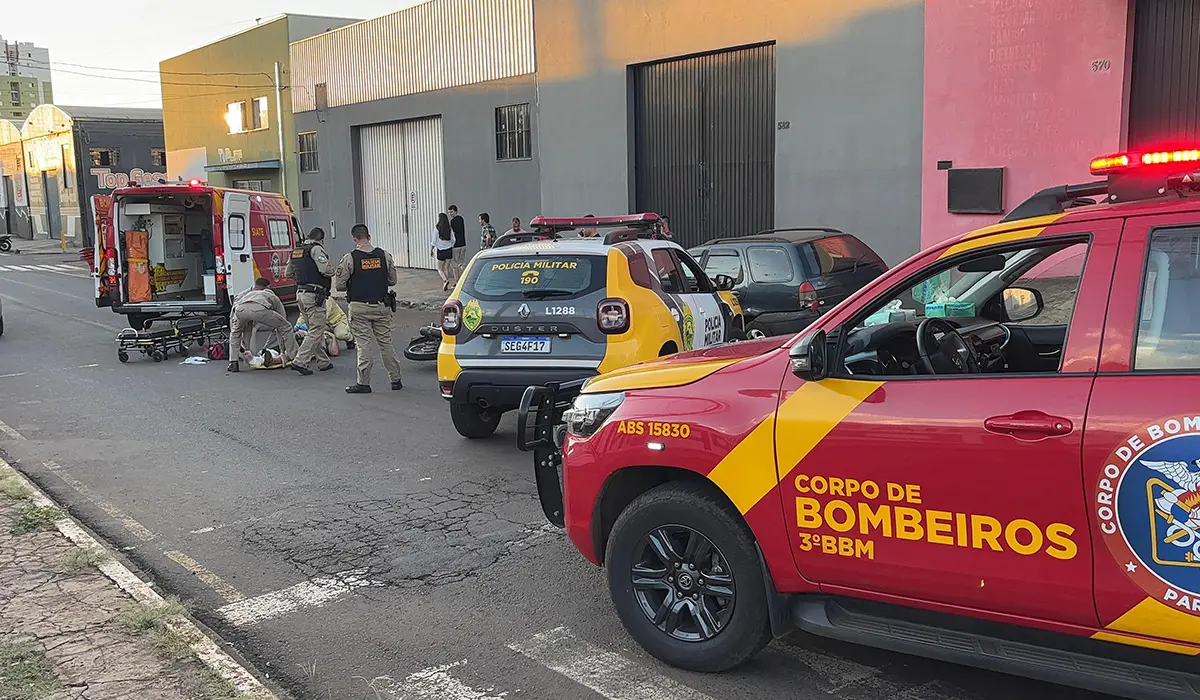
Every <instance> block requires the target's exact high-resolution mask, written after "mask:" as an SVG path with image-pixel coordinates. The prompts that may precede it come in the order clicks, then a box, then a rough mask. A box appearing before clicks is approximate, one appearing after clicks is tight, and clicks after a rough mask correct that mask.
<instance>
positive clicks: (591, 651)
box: [508, 627, 712, 700]
mask: <svg viewBox="0 0 1200 700" xmlns="http://www.w3.org/2000/svg"><path fill="white" fill-rule="evenodd" d="M508 648H509V649H512V650H513V651H515V652H518V653H520V654H523V655H525V656H527V657H529V658H530V659H533V660H534V661H536V662H538V663H540V664H541V665H543V666H545V667H546V668H548V669H550V670H551V671H555V672H557V673H560V674H562V675H564V676H566V677H567V678H570V679H571V680H573V681H575V682H576V683H578V684H579V685H582V686H584V687H585V688H589V689H591V690H594V691H596V692H597V693H599V694H600V695H603V696H604V697H606V698H608V700H645V698H655V699H656V700H712V698H711V697H710V696H708V695H705V694H704V693H701V692H700V691H698V690H695V689H693V688H689V687H688V686H686V685H683V684H682V683H678V682H676V681H673V680H671V679H670V678H668V677H666V676H664V675H662V674H660V673H658V672H656V671H654V670H652V669H651V668H650V667H648V666H643V665H642V664H640V663H637V662H635V661H633V660H631V659H627V658H625V657H624V656H621V655H620V654H616V653H614V652H611V651H605V650H604V649H601V648H599V647H595V646H592V645H591V644H588V643H587V642H585V641H583V640H582V639H580V638H579V637H576V636H575V634H574V633H573V632H571V630H569V629H567V628H566V627H556V628H554V629H552V630H548V631H546V632H542V633H540V634H535V635H534V636H533V637H531V638H530V639H528V640H526V641H524V642H515V643H513V644H509V645H508Z"/></svg>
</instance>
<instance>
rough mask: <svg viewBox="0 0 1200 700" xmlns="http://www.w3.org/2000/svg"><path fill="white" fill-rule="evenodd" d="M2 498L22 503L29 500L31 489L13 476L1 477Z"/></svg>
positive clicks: (0, 489)
mask: <svg viewBox="0 0 1200 700" xmlns="http://www.w3.org/2000/svg"><path fill="white" fill-rule="evenodd" d="M0 496H4V497H6V498H11V499H13V500H15V501H21V500H24V499H26V498H29V489H27V488H25V484H23V483H21V480H20V479H18V478H16V477H15V476H12V475H7V474H6V475H5V476H0Z"/></svg>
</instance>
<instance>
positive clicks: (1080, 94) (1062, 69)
mask: <svg viewBox="0 0 1200 700" xmlns="http://www.w3.org/2000/svg"><path fill="white" fill-rule="evenodd" d="M1130 2H1131V0H926V2H925V86H924V93H925V94H924V101H925V116H924V129H923V134H924V136H923V159H922V160H923V162H922V166H921V171H922V172H921V199H922V207H921V246H922V247H926V246H928V245H931V244H933V243H937V242H938V241H942V240H945V239H947V238H949V237H951V236H954V235H956V234H959V233H962V232H964V231H968V230H971V229H974V228H978V227H980V226H984V225H987V224H992V223H995V222H996V221H997V220H999V219H1000V218H1001V217H1002V216H1003V215H962V214H950V213H948V212H947V211H946V172H945V171H940V170H938V169H937V162H938V161H939V160H949V161H953V163H954V167H955V168H988V167H1004V168H1005V173H1004V208H1005V211H1011V210H1012V209H1013V207H1015V206H1017V205H1018V204H1020V203H1021V201H1023V200H1024V199H1025V198H1026V197H1028V196H1029V195H1031V194H1033V193H1034V192H1036V191H1037V190H1039V189H1042V188H1043V187H1049V186H1051V185H1060V184H1067V183H1079V182H1087V181H1089V180H1090V179H1092V177H1091V175H1089V173H1088V163H1089V161H1090V160H1091V159H1092V158H1093V157H1095V156H1097V155H1102V154H1104V153H1110V152H1113V151H1117V150H1120V148H1121V146H1122V144H1123V142H1124V136H1125V128H1124V119H1125V113H1126V109H1125V105H1126V97H1125V96H1126V94H1127V92H1128V88H1127V85H1128V73H1129V71H1128V65H1129V56H1130V55H1131V41H1130V37H1129V36H1128V35H1129V33H1130V32H1129V26H1130Z"/></svg>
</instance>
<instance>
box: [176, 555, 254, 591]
mask: <svg viewBox="0 0 1200 700" xmlns="http://www.w3.org/2000/svg"><path fill="white" fill-rule="evenodd" d="M163 554H165V555H167V558H168V559H170V560H171V561H173V562H175V563H176V564H178V565H180V566H182V567H183V568H185V569H187V570H188V572H190V573H191V574H192V575H193V576H195V577H196V578H198V579H200V580H201V581H203V582H204V583H206V584H208V587H209V588H211V589H213V590H214V591H216V592H217V595H219V596H221V598H222V599H224V601H225V602H226V603H236V602H238V601H239V600H245V599H246V596H244V595H242V592H241V591H239V590H238V589H236V588H234V587H233V585H232V584H230V583H229V582H228V581H226V580H225V579H223V578H221V577H220V576H217V575H216V574H214V573H213V572H211V571H209V570H208V569H206V568H204V567H203V566H201V564H200V562H198V561H196V560H195V559H192V558H191V557H189V556H188V555H186V554H184V553H183V552H178V551H175V550H171V551H169V552H163Z"/></svg>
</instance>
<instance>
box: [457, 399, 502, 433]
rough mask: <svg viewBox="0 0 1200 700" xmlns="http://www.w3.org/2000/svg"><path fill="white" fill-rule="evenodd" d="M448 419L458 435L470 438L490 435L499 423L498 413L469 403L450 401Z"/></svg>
mask: <svg viewBox="0 0 1200 700" xmlns="http://www.w3.org/2000/svg"><path fill="white" fill-rule="evenodd" d="M450 421H451V422H452V423H454V429H455V430H457V431H458V434H459V435H462V436H463V437H465V438H469V439H471V440H480V439H482V438H486V437H491V436H492V433H494V432H496V427H497V426H499V425H500V414H499V413H496V412H493V411H488V410H485V409H483V408H480V407H479V406H476V405H474V404H469V403H459V402H457V401H451V402H450Z"/></svg>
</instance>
